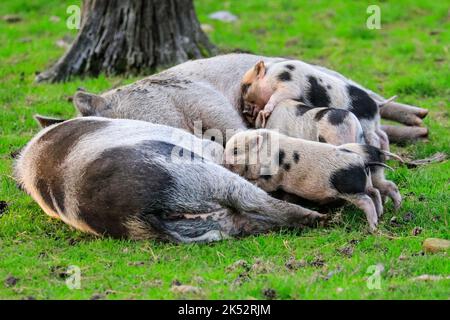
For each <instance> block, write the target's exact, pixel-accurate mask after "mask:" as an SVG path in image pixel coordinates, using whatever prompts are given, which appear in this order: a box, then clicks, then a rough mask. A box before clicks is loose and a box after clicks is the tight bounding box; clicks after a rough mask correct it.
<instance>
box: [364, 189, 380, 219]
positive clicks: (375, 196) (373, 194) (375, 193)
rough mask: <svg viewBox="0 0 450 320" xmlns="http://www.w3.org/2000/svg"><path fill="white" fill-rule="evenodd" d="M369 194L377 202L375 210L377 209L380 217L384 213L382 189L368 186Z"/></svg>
mask: <svg viewBox="0 0 450 320" xmlns="http://www.w3.org/2000/svg"><path fill="white" fill-rule="evenodd" d="M367 195H368V196H369V197H370V198H371V199H372V201H373V203H374V204H375V210H376V211H377V215H378V218H380V217H381V216H382V215H383V202H382V200H381V194H380V191H379V190H378V189H375V188H374V187H369V188H367Z"/></svg>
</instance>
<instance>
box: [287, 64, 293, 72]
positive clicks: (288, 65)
mask: <svg viewBox="0 0 450 320" xmlns="http://www.w3.org/2000/svg"><path fill="white" fill-rule="evenodd" d="M286 68H287V69H289V70H291V71H294V70H295V66H294V65H292V64H287V65H286Z"/></svg>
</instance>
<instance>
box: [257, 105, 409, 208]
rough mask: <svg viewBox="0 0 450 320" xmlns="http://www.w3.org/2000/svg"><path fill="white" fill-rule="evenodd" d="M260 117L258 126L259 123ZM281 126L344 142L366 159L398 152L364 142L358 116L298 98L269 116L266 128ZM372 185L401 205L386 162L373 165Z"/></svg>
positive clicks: (335, 142)
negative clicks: (386, 175) (385, 167)
mask: <svg viewBox="0 0 450 320" xmlns="http://www.w3.org/2000/svg"><path fill="white" fill-rule="evenodd" d="M260 123H261V122H260V117H259V116H258V118H257V121H256V127H259V126H260ZM278 128H281V129H280V130H278V131H279V132H280V133H282V134H284V135H286V136H289V137H293V138H301V139H306V140H311V141H318V142H326V143H330V144H333V145H342V147H343V148H346V149H347V150H351V151H353V152H356V153H358V154H359V155H360V156H362V157H363V158H364V159H365V161H366V162H367V163H369V162H371V163H384V162H385V161H386V160H387V158H396V159H399V160H400V161H402V160H401V159H400V158H399V157H398V156H397V155H395V154H392V153H390V152H388V151H385V150H380V149H378V148H376V147H373V146H370V145H365V144H364V143H365V141H364V136H363V133H362V128H361V125H360V123H359V121H358V119H357V118H356V116H355V115H354V114H353V113H352V112H350V111H348V110H343V109H334V108H310V107H308V106H306V105H305V104H303V103H301V102H298V101H296V100H291V99H288V100H283V101H281V102H280V103H279V104H278V105H277V106H276V108H275V110H274V111H273V113H272V115H271V116H270V117H269V119H268V121H267V124H266V129H272V130H277V129H278ZM370 173H371V179H372V183H373V186H374V187H375V188H377V189H378V190H379V191H380V192H381V195H382V197H383V198H386V197H389V198H391V199H392V201H393V203H394V208H395V209H396V210H397V209H398V208H399V207H400V205H401V196H400V193H399V191H398V188H397V186H396V185H395V184H394V183H393V182H392V181H389V180H386V178H385V174H384V168H383V166H371V167H370Z"/></svg>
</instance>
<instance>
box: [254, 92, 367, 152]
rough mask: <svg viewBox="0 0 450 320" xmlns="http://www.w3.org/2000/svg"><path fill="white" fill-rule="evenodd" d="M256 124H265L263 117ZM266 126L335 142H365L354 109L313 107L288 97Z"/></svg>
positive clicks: (300, 135) (313, 138)
mask: <svg viewBox="0 0 450 320" xmlns="http://www.w3.org/2000/svg"><path fill="white" fill-rule="evenodd" d="M255 127H256V128H261V127H262V119H261V117H260V116H258V117H257V119H256V122H255ZM265 128H266V129H272V130H278V131H279V132H280V133H282V134H284V135H287V136H290V137H293V138H301V139H305V140H311V141H318V142H324V143H330V144H334V145H341V144H345V143H361V144H364V143H365V140H364V133H363V130H362V127H361V124H360V122H359V120H358V118H356V116H355V115H354V114H353V113H352V112H351V111H348V110H344V109H335V108H311V107H309V106H308V105H306V104H304V103H303V102H300V101H298V100H293V99H286V100H283V101H281V102H279V103H278V104H277V106H276V108H275V109H274V111H273V113H272V115H271V116H270V117H269V119H268V120H267V123H266V125H265Z"/></svg>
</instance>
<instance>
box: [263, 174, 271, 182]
mask: <svg viewBox="0 0 450 320" xmlns="http://www.w3.org/2000/svg"><path fill="white" fill-rule="evenodd" d="M261 178H262V179H264V180H266V181H267V180H270V179H271V178H272V176H271V175H270V174H262V175H261Z"/></svg>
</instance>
